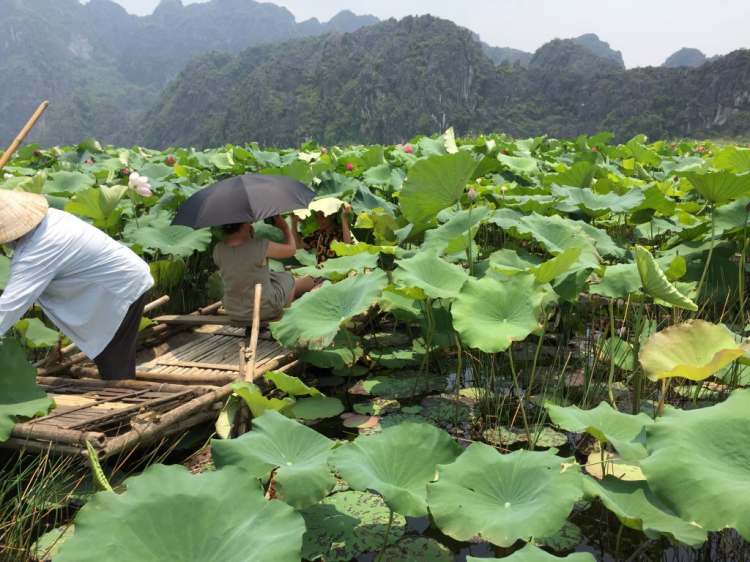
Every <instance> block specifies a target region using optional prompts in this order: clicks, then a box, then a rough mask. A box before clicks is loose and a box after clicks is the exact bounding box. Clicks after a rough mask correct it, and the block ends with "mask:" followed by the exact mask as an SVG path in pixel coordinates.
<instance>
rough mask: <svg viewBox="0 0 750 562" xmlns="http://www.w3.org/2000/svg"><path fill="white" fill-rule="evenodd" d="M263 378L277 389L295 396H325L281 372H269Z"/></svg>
mask: <svg viewBox="0 0 750 562" xmlns="http://www.w3.org/2000/svg"><path fill="white" fill-rule="evenodd" d="M263 378H264V379H266V380H269V381H271V382H272V383H273V384H274V385H276V388H278V389H279V390H280V391H282V392H286V393H287V394H291V395H293V396H305V395H308V396H323V393H321V392H320V391H319V390H318V389H317V388H312V387H310V386H307V385H306V384H305V383H303V382H302V381H301V380H299V379H298V378H297V377H293V376H292V375H287V374H286V373H283V372H281V371H268V372H267V373H266V374H265V375H263Z"/></svg>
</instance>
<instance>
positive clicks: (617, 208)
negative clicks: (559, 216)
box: [552, 186, 645, 217]
mask: <svg viewBox="0 0 750 562" xmlns="http://www.w3.org/2000/svg"><path fill="white" fill-rule="evenodd" d="M552 195H556V196H558V197H564V198H565V199H566V202H567V203H568V204H569V205H571V206H573V207H578V208H579V209H581V210H582V211H583V212H584V213H586V214H587V215H588V216H590V217H601V216H604V215H607V214H610V213H624V212H627V211H630V210H631V209H634V208H636V207H637V206H638V205H640V204H641V203H642V202H643V200H644V199H645V196H644V195H643V192H642V191H641V190H640V189H631V190H630V191H628V192H627V193H626V194H625V195H622V196H620V195H617V194H616V193H611V192H610V193H607V194H606V195H600V194H597V193H594V192H593V191H591V190H590V189H588V188H577V187H558V186H553V187H552ZM558 208H559V207H558Z"/></svg>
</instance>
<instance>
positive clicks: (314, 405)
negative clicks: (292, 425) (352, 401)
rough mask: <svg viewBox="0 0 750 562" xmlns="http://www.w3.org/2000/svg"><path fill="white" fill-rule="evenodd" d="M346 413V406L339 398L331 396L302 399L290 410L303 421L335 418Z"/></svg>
mask: <svg viewBox="0 0 750 562" xmlns="http://www.w3.org/2000/svg"><path fill="white" fill-rule="evenodd" d="M343 411H344V404H342V402H341V400H339V399H338V398H333V397H330V396H328V397H327V396H312V397H311V398H300V399H299V400H297V402H295V403H294V405H293V406H292V407H291V408H290V409H289V413H290V414H291V415H292V416H294V417H295V418H299V419H302V420H317V419H320V418H334V417H336V416H338V415H339V414H340V413H341V412H343Z"/></svg>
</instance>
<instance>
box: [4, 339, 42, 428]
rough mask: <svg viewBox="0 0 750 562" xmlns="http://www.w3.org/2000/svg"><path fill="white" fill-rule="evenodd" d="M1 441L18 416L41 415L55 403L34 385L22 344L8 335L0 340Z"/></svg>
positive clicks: (34, 375)
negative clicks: (0, 370)
mask: <svg viewBox="0 0 750 562" xmlns="http://www.w3.org/2000/svg"><path fill="white" fill-rule="evenodd" d="M0 365H2V376H0V441H5V440H6V439H8V437H10V433H11V431H13V427H14V426H15V425H16V424H17V423H18V421H19V420H18V418H19V417H23V418H33V417H36V416H43V415H45V414H46V413H47V412H49V410H50V408H54V406H55V403H54V402H53V401H52V398H50V397H49V396H47V393H46V392H44V390H42V389H41V388H40V387H39V386H37V384H36V369H35V368H34V367H33V366H32V365H31V364H30V363H29V362H28V361H26V354H25V353H24V350H23V347H21V344H20V343H18V342H17V341H15V340H12V339H10V338H6V339H4V340H2V341H0Z"/></svg>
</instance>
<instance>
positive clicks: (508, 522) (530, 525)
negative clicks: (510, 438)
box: [427, 443, 583, 547]
mask: <svg viewBox="0 0 750 562" xmlns="http://www.w3.org/2000/svg"><path fill="white" fill-rule="evenodd" d="M555 453H556V450H554V449H549V450H547V451H544V452H538V451H515V452H513V453H510V454H508V455H502V454H500V453H499V452H498V451H497V450H495V449H494V448H493V447H490V446H489V445H485V444H483V443H472V444H471V445H469V447H468V448H467V449H466V451H465V452H464V453H463V454H462V455H461V456H460V457H458V460H456V461H455V462H454V463H452V464H448V465H439V466H438V481H437V482H435V483H432V484H428V485H427V504H428V506H429V508H430V512H431V513H432V516H433V518H434V519H435V522H436V523H437V526H438V527H439V528H440V530H441V531H442V532H444V533H445V534H446V535H448V536H450V537H453V538H454V539H456V540H460V541H467V540H470V539H472V538H473V537H476V536H477V535H481V536H482V538H483V539H484V540H487V541H489V542H491V543H492V544H496V545H499V546H503V547H508V546H510V545H512V544H513V543H514V542H516V541H517V540H518V539H528V538H529V537H544V536H547V535H551V534H553V533H555V532H556V531H557V530H558V529H559V528H560V527H562V526H563V524H564V523H565V521H566V519H567V517H568V515H569V514H570V511H571V509H573V505H574V504H575V502H576V501H577V500H579V499H580V498H581V497H582V495H583V484H582V479H581V473H580V470H579V469H578V467H577V465H575V464H573V465H572V466H568V467H567V470H565V471H562V470H561V468H562V464H563V463H564V462H567V463H572V461H573V459H563V458H561V457H558V456H557V455H556V454H555Z"/></svg>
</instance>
